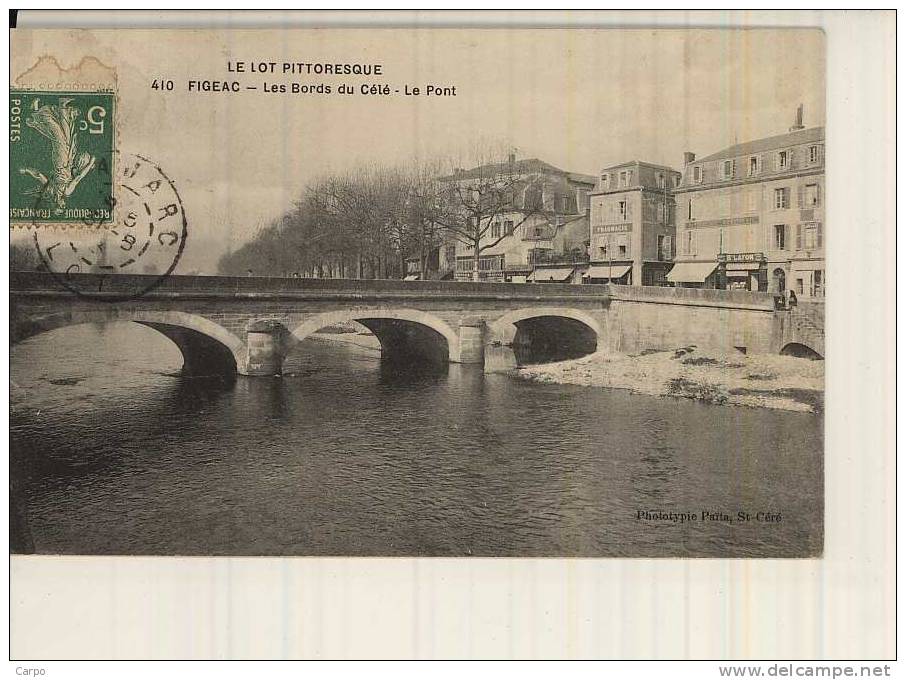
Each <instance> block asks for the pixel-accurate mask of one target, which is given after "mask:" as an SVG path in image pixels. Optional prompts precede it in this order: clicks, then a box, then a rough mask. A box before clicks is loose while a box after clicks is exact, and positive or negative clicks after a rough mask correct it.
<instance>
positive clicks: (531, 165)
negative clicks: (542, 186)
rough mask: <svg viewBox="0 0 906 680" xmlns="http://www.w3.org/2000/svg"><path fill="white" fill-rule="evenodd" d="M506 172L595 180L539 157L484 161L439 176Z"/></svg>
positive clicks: (577, 180)
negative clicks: (562, 168) (472, 166)
mask: <svg viewBox="0 0 906 680" xmlns="http://www.w3.org/2000/svg"><path fill="white" fill-rule="evenodd" d="M507 172H511V173H515V174H517V175H530V174H537V173H542V174H547V175H563V176H565V177H566V178H567V179H569V180H571V181H573V182H583V183H586V184H594V183H595V181H596V180H595V178H594V177H593V176H591V175H583V174H581V173H576V172H568V171H566V170H561V169H560V168H558V167H555V166H553V165H551V164H550V163H547V162H545V161H542V160H541V159H540V158H523V159H521V160H518V161H516V162H515V163H510V162H508V161H504V162H502V163H485V164H484V165H478V166H476V167H474V168H470V169H469V170H463V171H462V172H459V173H454V174H452V175H446V176H444V177H441V178H440V179H441V180H454V179H475V178H477V177H489V176H493V175H496V174H502V173H507Z"/></svg>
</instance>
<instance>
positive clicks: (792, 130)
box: [790, 104, 805, 132]
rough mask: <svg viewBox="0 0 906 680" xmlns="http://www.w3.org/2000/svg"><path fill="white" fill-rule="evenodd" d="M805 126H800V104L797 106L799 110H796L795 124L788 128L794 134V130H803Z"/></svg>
mask: <svg viewBox="0 0 906 680" xmlns="http://www.w3.org/2000/svg"><path fill="white" fill-rule="evenodd" d="M804 129H805V126H804V125H803V124H802V104H800V105H799V108H797V109H796V124H795V125H794V126H793V127H791V128H790V132H796V130H804Z"/></svg>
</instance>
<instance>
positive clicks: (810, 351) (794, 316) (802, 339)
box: [778, 301, 824, 358]
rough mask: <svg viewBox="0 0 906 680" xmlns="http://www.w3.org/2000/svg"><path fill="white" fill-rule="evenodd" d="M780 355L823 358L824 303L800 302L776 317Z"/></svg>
mask: <svg viewBox="0 0 906 680" xmlns="http://www.w3.org/2000/svg"><path fill="white" fill-rule="evenodd" d="M778 323H779V324H780V327H781V330H780V336H781V339H780V353H781V354H789V355H793V356H804V357H810V358H815V357H821V358H824V302H823V301H821V302H801V303H799V304H798V305H797V306H796V307H794V308H793V309H792V310H790V311H789V312H787V313H785V314H782V315H780V316H779V317H778Z"/></svg>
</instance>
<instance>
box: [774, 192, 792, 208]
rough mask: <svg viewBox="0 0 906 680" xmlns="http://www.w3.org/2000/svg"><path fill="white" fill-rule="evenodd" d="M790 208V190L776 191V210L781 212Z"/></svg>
mask: <svg viewBox="0 0 906 680" xmlns="http://www.w3.org/2000/svg"><path fill="white" fill-rule="evenodd" d="M789 207H790V188H789V187H783V188H781V189H774V208H775V209H777V210H781V209H783V208H789Z"/></svg>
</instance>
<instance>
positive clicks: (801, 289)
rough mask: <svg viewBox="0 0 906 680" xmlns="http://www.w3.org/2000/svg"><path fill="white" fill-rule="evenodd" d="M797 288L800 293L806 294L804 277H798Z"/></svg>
mask: <svg viewBox="0 0 906 680" xmlns="http://www.w3.org/2000/svg"><path fill="white" fill-rule="evenodd" d="M796 290H797V291H798V293H799V295H805V285H804V282H803V280H802V279H796Z"/></svg>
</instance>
